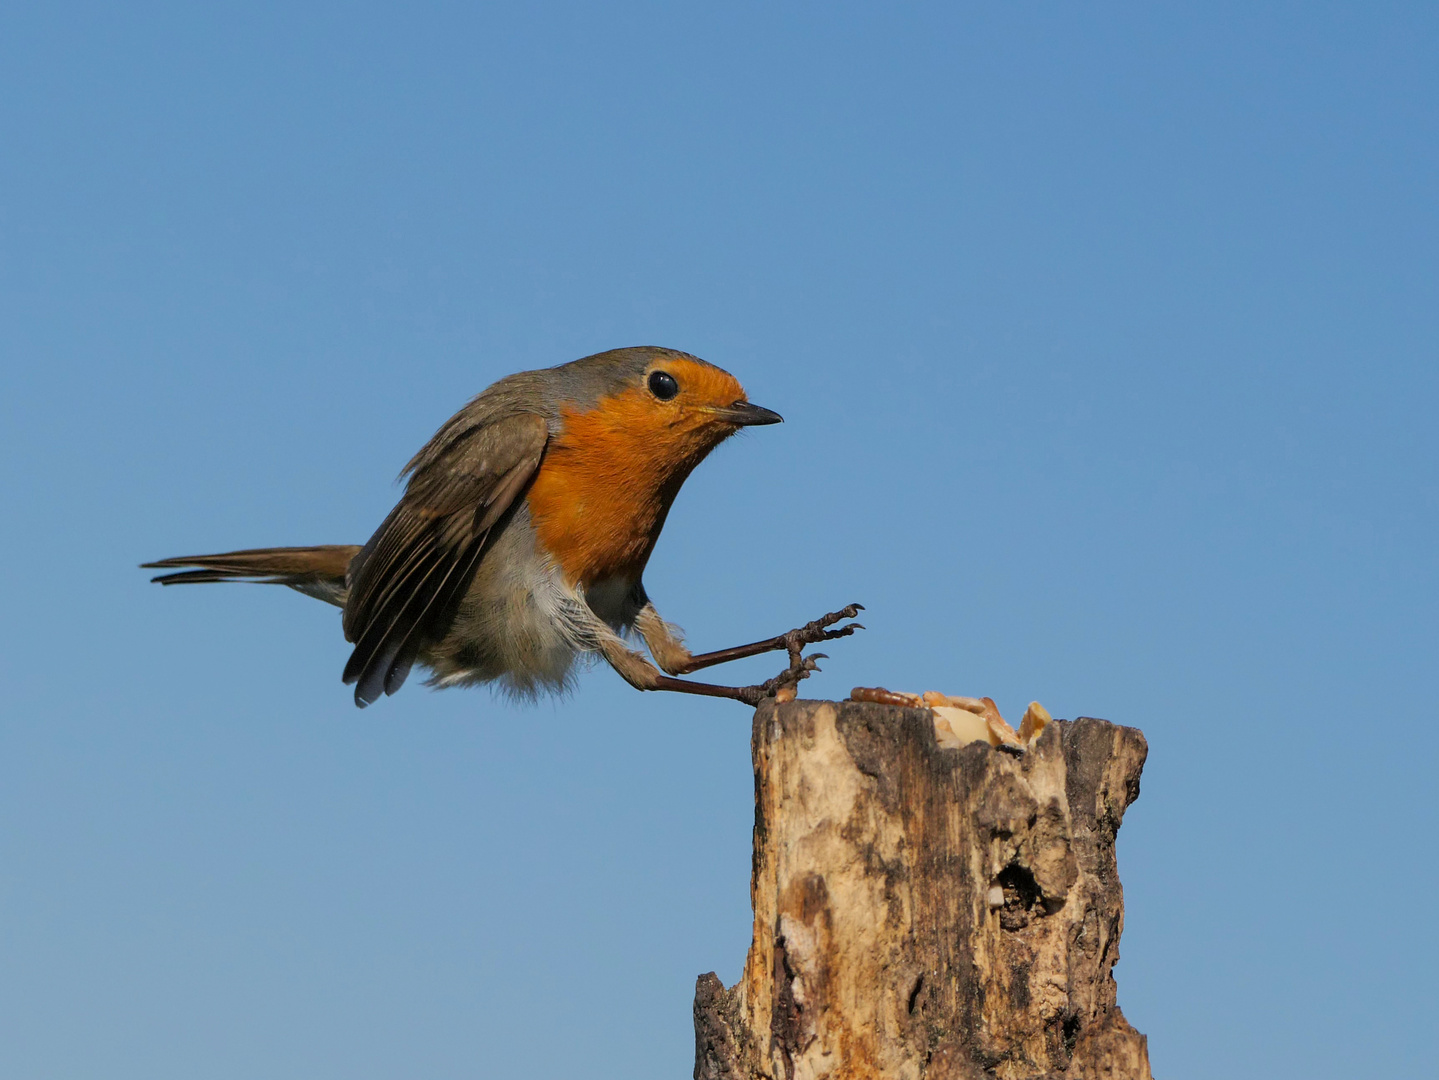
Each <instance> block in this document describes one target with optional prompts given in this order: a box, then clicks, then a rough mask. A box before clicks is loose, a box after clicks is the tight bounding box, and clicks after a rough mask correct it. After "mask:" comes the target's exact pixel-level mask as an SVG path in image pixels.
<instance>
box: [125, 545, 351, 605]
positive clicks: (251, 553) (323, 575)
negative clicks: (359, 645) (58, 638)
mask: <svg viewBox="0 0 1439 1080" xmlns="http://www.w3.org/2000/svg"><path fill="white" fill-rule="evenodd" d="M359 550H360V547H359V545H358V544H323V545H320V546H319V547H282V548H251V549H248V550H246V551H227V552H224V553H222V554H219V555H181V556H179V557H177V558H173V559H160V560H159V561H157V562H150V563H142V564H141V566H142V567H143V568H144V569H147V570H168V569H171V568H180V567H194V569H186V570H181V571H180V572H179V573H173V574H159V575H157V576H156V577H153V578H151V579H150V580H152V581H156V582H159V583H160V584H161V585H199V584H204V583H208V582H212V581H250V582H255V583H258V584H262V585H288V586H289V587H290V588H292V589H297V590H299V591H300V592H302V593H305V594H306V595H307V596H313V597H315V598H316V599H319V600H324V601H326V602H327V603H331V604H334V605H335V606H336V607H344V606H345V597H346V594H347V593H348V591H349V588H348V585H347V584H346V581H345V571H346V570H347V569H348V568H349V565H350V560H351V559H353V558H354V557H355V555H356V554H357V553H358V552H359Z"/></svg>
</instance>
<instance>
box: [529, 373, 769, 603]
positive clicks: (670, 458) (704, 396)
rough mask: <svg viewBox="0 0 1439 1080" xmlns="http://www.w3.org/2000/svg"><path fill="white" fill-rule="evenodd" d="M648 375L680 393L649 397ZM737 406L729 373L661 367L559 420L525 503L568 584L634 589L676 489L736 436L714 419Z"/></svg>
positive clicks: (737, 391)
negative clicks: (667, 379) (657, 374)
mask: <svg viewBox="0 0 1439 1080" xmlns="http://www.w3.org/2000/svg"><path fill="white" fill-rule="evenodd" d="M653 371H665V372H668V373H669V374H670V375H672V376H673V377H674V379H675V381H676V382H677V383H678V384H679V393H678V394H676V395H675V397H674V398H673V399H672V400H670V401H661V400H659V399H658V398H656V397H655V396H654V395H653V394H652V393H650V391H649V389H648V388H647V383H646V380H647V379H648V378H649V375H650V374H651V373H652V372H653ZM743 400H745V393H744V388H743V387H742V386H740V384H739V381H738V380H737V379H736V378H735V377H734V376H733V375H731V374H730V373H729V372H727V371H723V370H721V369H720V368H717V367H713V366H711V365H709V364H704V363H700V362H698V361H695V360H688V359H682V358H667V359H664V360H659V361H656V363H655V364H654V365H653V366H652V367H651V369H650V370H649V371H646V372H645V374H644V376H643V378H642V379H641V380H640V382H639V385H627V386H626V387H624V388H623V389H621V390H619V391H618V392H617V393H615V394H612V395H610V396H608V397H605V398H602V399H601V400H600V401H599V402H598V403H597V404H596V405H595V407H594V408H592V409H588V410H585V411H580V410H578V409H565V410H562V412H561V420H562V422H563V424H564V427H563V429H562V430H561V431H560V433H559V434H558V435H555V436H553V437H552V438H551V439H550V444H549V447H548V448H547V449H546V451H545V458H544V461H543V462H542V463H541V465H540V469H539V473H538V474H537V475H536V476H535V481H534V483H533V484H532V485H531V487H530V492H529V496H528V498H529V506H530V516H531V518H532V520H533V521H534V524H535V529H536V531H537V532H538V534H539V540H540V543H541V545H542V546H543V547H544V549H545V550H546V551H548V552H549V553H550V554H551V555H552V556H553V557H554V558H555V560H556V561H557V562H558V563H559V566H560V569H561V570H562V571H563V572H564V574H565V577H566V578H567V579H569V580H570V581H572V582H574V583H576V584H579V585H580V586H582V587H583V586H588V585H589V584H591V583H593V582H596V581H603V580H606V579H608V578H612V577H620V578H623V579H627V580H632V581H633V580H638V579H639V576H640V574H641V573H642V572H643V571H644V567H645V563H646V562H647V561H648V560H649V557H650V552H651V551H652V550H654V545H655V541H656V540H657V539H658V538H659V534H660V529H662V528H663V527H664V523H665V517H666V515H667V514H668V513H669V509H670V506H671V504H672V503H673V502H674V499H675V496H676V495H677V494H679V489H680V486H681V485H682V484H683V483H684V482H685V479H686V478H687V477H688V476H689V474H690V472H691V471H692V470H693V469H694V467H695V466H696V465H698V464H699V463H700V462H701V461H703V460H704V458H705V456H706V455H707V454H708V453H709V452H710V451H711V450H713V449H714V448H715V447H716V446H718V445H719V444H720V443H721V442H723V441H724V440H725V439H726V438H728V437H729V436H730V435H732V434H734V432H735V430H736V428H735V426H734V424H732V423H729V422H727V421H725V420H723V419H722V418H721V417H719V416H717V415H716V413H715V412H714V410H715V409H722V408H724V407H725V406H728V405H732V404H734V403H735V402H736V401H743Z"/></svg>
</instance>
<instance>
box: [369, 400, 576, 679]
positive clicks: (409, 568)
mask: <svg viewBox="0 0 1439 1080" xmlns="http://www.w3.org/2000/svg"><path fill="white" fill-rule="evenodd" d="M548 436H549V430H548V424H547V423H546V421H545V418H544V417H542V416H537V415H534V414H531V413H514V414H511V415H509V416H505V417H502V418H500V419H497V420H493V421H491V422H489V423H486V424H483V425H477V426H470V427H467V428H463V429H460V430H454V429H451V428H450V427H448V426H447V427H446V428H443V429H441V431H440V433H439V434H438V435H437V436H436V437H435V439H434V440H432V441H431V442H432V445H431V446H429V447H426V449H425V450H424V451H422V452H421V455H417V457H416V460H417V461H421V464H420V465H419V466H418V467H417V468H416V469H415V471H414V473H413V475H412V476H411V477H410V482H409V484H408V486H407V487H406V489H405V494H404V496H403V497H401V499H400V502H399V504H398V505H397V506H396V507H395V508H394V510H392V511H391V512H390V514H389V516H388V517H387V518H385V521H384V523H383V524H382V525H381V526H380V527H379V529H377V530H376V531H375V535H374V536H372V537H371V538H370V542H369V543H367V544H366V545H365V546H364V548H362V549H361V550H360V553H359V554H358V555H356V556H355V559H354V562H353V563H351V566H350V583H349V585H350V592H349V598H348V600H347V602H346V604H345V613H344V628H345V638H346V640H348V641H351V642H354V644H355V649H354V652H352V653H351V654H350V659H349V662H348V663H347V664H346V665H345V673H344V680H345V682H346V683H355V684H356V686H355V704H357V705H360V706H361V707H363V706H365V705H368V704H369V703H370V702H372V701H374V700H375V699H376V698H378V697H379V696H380V694H381V693H386V694H393V693H394V692H395V691H396V690H398V689H399V688H400V686H401V684H402V683H404V681H405V677H406V676H407V675H408V674H409V671H410V668H411V666H412V665H413V664H414V662H415V659H416V657H417V656H418V655H419V653H420V651H421V649H422V648H423V647H424V646H425V644H426V643H427V642H429V641H433V640H436V639H438V638H439V637H440V636H442V635H443V633H444V630H445V628H446V626H447V625H448V623H449V620H450V619H452V618H453V616H454V610H455V606H456V604H457V603H458V602H459V600H460V598H461V597H462V596H463V595H464V591H465V589H466V588H468V586H469V583H470V580H471V579H472V578H473V577H474V573H475V568H476V567H477V566H478V565H479V562H480V560H481V559H482V558H483V557H484V554H485V552H486V551H487V550H488V547H489V544H490V541H491V539H492V536H493V534H494V529H495V526H496V525H498V524H499V523H500V521H501V519H502V518H503V517H504V516H505V514H506V513H508V512H509V511H510V509H511V508H512V507H513V506H514V504H515V502H516V500H517V499H518V498H519V496H520V494H521V493H522V492H523V491H524V490H525V488H526V487H527V486H528V484H529V482H530V480H531V479H532V478H533V477H534V474H535V470H536V469H537V468H538V467H539V463H540V459H541V458H542V457H543V456H544V451H545V443H546V441H547V439H548ZM435 443H440V444H441V445H439V446H436V445H434V444H435Z"/></svg>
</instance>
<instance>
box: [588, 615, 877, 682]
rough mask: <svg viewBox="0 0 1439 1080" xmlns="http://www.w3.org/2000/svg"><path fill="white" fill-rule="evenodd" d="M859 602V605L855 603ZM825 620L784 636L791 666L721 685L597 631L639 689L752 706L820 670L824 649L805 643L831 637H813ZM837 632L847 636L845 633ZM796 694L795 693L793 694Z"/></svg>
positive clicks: (607, 653)
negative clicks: (666, 671) (667, 671)
mask: <svg viewBox="0 0 1439 1080" xmlns="http://www.w3.org/2000/svg"><path fill="white" fill-rule="evenodd" d="M855 606H857V605H855ZM847 617H848V616H846V615H844V614H842V613H840V614H837V615H835V616H834V617H833V618H830V622H831V623H833V622H837V621H838V620H839V619H842V618H847ZM820 622H823V620H816V621H815V623H810V624H808V625H807V626H803V627H800V628H799V629H798V630H791V631H790V632H789V634H786V635H784V637H783V638H781V639H780V644H779V646H777V647H778V648H783V649H785V650H786V651H788V653H789V667H787V668H785V670H784V671H782V672H780V673H779V674H778V675H776V676H775V677H774V678H773V679H768V680H766V681H765V682H762V683H758V684H756V685H754V686H718V685H715V684H714V683H701V682H690V681H689V680H687V679H676V678H674V677H672V676H670V675H662V674H660V672H659V671H658V670H656V668H655V666H654V665H653V664H651V663H650V662H649V660H648V659H647V658H646V657H644V656H642V655H641V654H640V653H637V652H635V651H634V650H633V649H631V648H629V647H628V646H627V645H625V643H624V641H623V640H621V639H620V637H619V636H618V635H617V634H615V633H613V632H612V631H609V630H608V628H607V627H606V628H605V631H606V632H605V633H603V634H598V635H597V639H598V640H597V645H598V647H599V650H600V653H601V655H603V656H604V658H605V659H606V660H607V661H609V664H610V666H611V667H612V668H614V669H615V671H617V672H618V673H619V675H620V677H621V678H623V679H624V680H625V681H626V682H627V683H629V684H630V685H631V686H633V687H634V688H635V689H637V690H669V691H671V692H673V693H678V694H699V695H702V696H704V697H723V698H730V699H732V700H734V701H742V702H744V703H745V704H746V705H749V706H751V707H753V706H756V705H758V704H759V703H760V702H761V701H763V700H764V699H765V698H767V697H775V696H777V695H778V694H779V693H780V692H781V691H782V690H793V689H794V688H795V687H796V686H798V685H799V682H800V680H801V679H807V678H809V676H810V673H811V672H814V671H818V670H819V663H818V662H819V661H820V660H822V659H824V653H813V654H811V655H810V656H805V655H804V647H805V645H807V644H810V642H811V641H823V640H828V639H826V638H823V637H820V638H815V637H812V635H813V634H814V633H822V632H823V631H824V627H823V626H821V627H820V628H819V630H817V631H816V630H813V629H811V628H812V627H814V626H815V625H816V623H820ZM844 629H845V630H846V631H847V632H848V633H853V632H854V628H853V627H846V628H844ZM834 636H839V637H843V636H845V635H844V634H837V635H834ZM791 696H793V695H791Z"/></svg>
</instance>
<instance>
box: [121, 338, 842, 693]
mask: <svg viewBox="0 0 1439 1080" xmlns="http://www.w3.org/2000/svg"><path fill="white" fill-rule="evenodd" d="M782 420H783V418H782V417H781V416H780V415H779V413H777V412H774V411H773V410H771V409H767V408H764V407H763V406H760V405H756V404H753V403H752V402H751V401H750V400H749V397H748V396H747V395H746V393H745V391H744V388H743V386H741V385H740V383H739V381H738V380H737V379H736V378H735V377H734V376H733V375H731V374H730V373H729V372H728V371H725V370H724V369H723V368H720V367H718V366H716V365H714V364H711V363H709V362H707V361H705V360H701V359H700V358H699V357H696V356H693V355H691V354H689V353H685V352H681V351H678V350H675V349H667V348H660V347H657V346H640V347H633V348H624V349H613V350H610V351H607V352H601V353H596V354H595V355H593V356H586V357H583V358H582V359H579V360H574V361H571V362H569V363H565V364H559V365H557V366H555V367H550V368H543V369H539V370H535V371H522V372H519V373H517V374H514V375H509V376H507V377H505V378H502V379H500V380H499V381H498V382H496V383H494V384H493V385H491V386H489V387H488V388H487V389H485V390H483V391H482V392H481V393H479V394H478V395H477V396H475V397H474V398H472V399H471V400H470V401H469V403H468V404H466V405H465V406H464V407H463V408H461V409H460V411H459V412H457V413H455V415H454V416H452V417H450V419H449V420H447V421H446V422H445V423H444V424H443V425H442V426H441V427H440V429H439V430H438V431H437V432H436V433H435V435H434V436H433V437H432V438H431V439H430V440H429V442H427V443H426V444H425V445H424V446H423V447H422V448H421V449H420V451H419V452H418V453H417V454H415V456H414V457H413V458H411V459H410V461H409V463H408V464H407V465H406V466H405V468H404V470H403V471H402V472H401V474H400V477H401V479H403V480H405V481H406V483H405V489H404V492H403V494H402V496H401V498H400V500H399V502H398V503H397V504H396V506H395V507H394V509H393V510H391V511H390V513H389V515H388V516H387V517H386V518H385V519H384V521H383V522H381V524H380V526H379V528H377V529H376V530H375V532H374V535H372V536H371V537H370V539H369V540H368V541H367V542H366V543H365V544H363V545H355V544H325V545H319V546H312V547H276V548H251V549H246V550H241V551H231V552H224V553H220V554H214V555H186V556H179V557H175V558H168V559H161V560H158V561H156V562H150V563H144V564H142V566H143V567H144V568H146V569H163V570H168V571H171V572H169V573H165V574H160V575H157V576H156V577H154V578H152V580H153V581H155V582H158V583H159V584H162V585H191V584H200V583H207V582H220V581H249V582H259V583H264V584H276V585H287V586H289V587H290V588H292V589H295V590H297V591H299V592H301V593H304V594H306V595H308V596H311V597H314V598H316V599H319V600H323V601H325V602H327V603H330V604H333V605H335V606H337V607H339V608H340V609H341V612H342V617H341V626H342V628H343V631H344V635H345V639H346V640H347V641H348V642H350V643H351V644H352V645H353V646H354V648H353V650H352V651H351V653H350V657H349V660H348V661H347V662H346V664H345V668H344V672H343V674H342V679H343V681H344V683H346V684H353V686H354V700H355V704H356V705H358V706H359V707H361V708H364V707H365V706H367V705H370V704H371V703H373V702H375V701H376V700H378V699H379V698H380V696H381V695H382V694H384V695H389V694H393V693H395V692H396V691H397V690H398V689H399V688H400V687H401V686H402V685H403V684H404V682H405V680H406V679H407V677H408V676H409V674H410V671H411V669H412V668H413V667H414V665H416V664H419V665H420V666H421V667H423V668H426V669H428V671H429V673H430V680H429V681H430V684H431V685H433V686H436V687H441V688H443V687H453V686H471V685H479V684H489V685H492V686H494V687H496V688H498V689H499V690H501V691H502V692H507V693H509V694H511V695H514V696H518V697H531V698H532V697H536V696H539V695H540V694H543V693H547V692H553V693H560V692H564V691H565V690H567V689H569V688H570V687H571V686H572V684H573V679H574V674H575V672H576V670H577V666H578V664H579V663H580V662H581V660H582V659H583V658H586V657H595V656H598V657H600V658H602V659H603V660H604V661H605V662H607V663H608V664H609V665H610V666H611V667H612V668H613V669H614V670H615V671H616V672H617V673H618V674H619V675H620V676H621V677H622V678H623V679H624V680H625V681H626V682H628V683H629V684H630V685H631V686H633V687H635V688H636V689H639V690H668V691H676V692H680V693H691V694H701V695H706V696H712V697H726V698H732V699H734V700H737V701H741V702H744V703H746V704H749V705H756V704H758V703H759V701H761V700H762V699H763V698H764V697H766V696H771V695H776V694H779V693H782V692H783V691H785V690H786V689H788V692H789V693H790V694H791V695H792V693H793V686H794V684H795V683H796V682H797V681H798V680H799V679H801V678H805V677H806V676H807V675H808V674H809V672H810V671H813V670H817V667H816V666H815V661H816V660H817V659H819V658H820V657H821V656H822V655H823V654H813V655H811V656H804V655H803V648H804V647H805V646H807V645H810V644H813V643H815V642H819V641H828V640H832V639H834V638H838V637H844V636H847V635H849V634H851V633H853V632H854V631H855V630H856V629H862V627H861V626H860V625H859V624H858V623H849V624H847V625H845V626H836V624H837V623H839V622H841V621H842V620H844V619H853V618H854V617H855V615H856V614H857V613H858V612H859V611H860V610H861V605H858V604H850V605H847V606H845V607H844V608H841V609H840V610H839V611H837V612H830V613H828V614H827V615H824V616H822V617H821V618H819V619H816V620H814V621H813V622H811V623H809V624H806V626H804V627H800V628H798V629H796V630H791V631H789V632H788V633H785V634H780V635H777V636H775V637H772V638H766V639H763V640H760V641H756V642H752V643H750V644H747V645H740V646H736V647H733V648H729V649H721V650H717V651H715V652H710V653H702V654H695V653H692V652H691V651H690V650H689V649H688V648H687V647H686V645H685V644H684V635H683V632H682V631H681V630H680V629H679V627H677V626H675V625H674V624H672V623H669V622H667V621H666V620H665V619H664V618H663V617H662V616H661V615H660V614H659V612H658V610H657V609H656V608H655V605H654V603H653V602H652V601H651V600H650V598H649V595H648V594H647V593H646V591H645V586H644V580H643V575H644V570H645V566H646V564H647V563H648V561H649V558H650V555H651V553H652V552H653V550H654V547H655V542H656V541H657V540H658V539H659V535H660V530H661V529H662V528H663V527H664V523H665V518H666V516H667V515H668V513H669V511H670V507H671V505H672V504H673V502H674V500H675V496H676V495H677V494H678V493H679V490H680V487H681V486H682V485H683V484H684V482H685V480H686V479H687V478H688V477H689V475H690V473H691V472H692V471H693V470H694V468H695V467H696V466H697V465H699V463H700V462H701V461H703V460H704V459H705V457H706V456H708V455H709V453H710V452H711V451H712V450H714V449H715V447H717V446H719V445H720V444H721V443H722V442H724V441H725V440H726V439H728V438H729V437H730V436H732V435H734V434H735V433H736V432H738V431H740V430H741V429H743V428H748V427H761V426H765V425H769V424H778V423H781V422H782ZM635 637H638V638H639V639H641V640H642V641H643V642H644V645H645V647H646V648H647V649H648V652H649V656H648V657H646V656H645V655H644V653H643V652H640V651H639V650H638V649H637V648H634V647H632V644H631V642H632V641H633V639H634V638H635ZM774 650H786V651H787V652H788V653H789V657H790V665H789V667H788V668H787V669H786V671H785V672H784V673H782V674H781V675H780V676H777V677H776V678H775V679H771V680H769V681H768V682H766V683H764V684H760V685H757V686H722V685H716V684H711V683H703V682H696V681H693V680H687V679H682V678H679V677H678V676H681V675H687V674H690V673H692V672H695V671H698V670H701V669H703V668H707V667H710V666H713V665H715V664H720V663H725V662H727V661H730V660H735V659H739V658H741V657H745V656H754V655H758V654H760V653H765V652H769V651H774Z"/></svg>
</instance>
